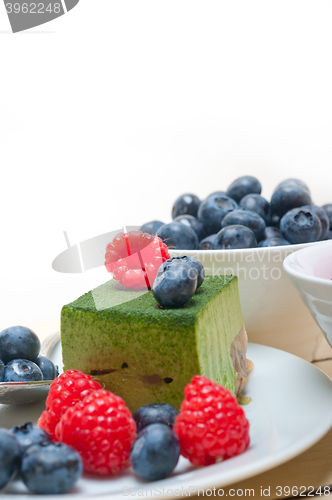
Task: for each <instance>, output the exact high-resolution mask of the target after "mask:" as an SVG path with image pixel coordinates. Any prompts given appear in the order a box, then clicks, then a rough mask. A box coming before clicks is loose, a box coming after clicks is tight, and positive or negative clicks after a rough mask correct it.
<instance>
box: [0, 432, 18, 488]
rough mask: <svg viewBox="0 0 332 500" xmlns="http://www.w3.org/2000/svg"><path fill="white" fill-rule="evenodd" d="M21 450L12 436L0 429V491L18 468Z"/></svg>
mask: <svg viewBox="0 0 332 500" xmlns="http://www.w3.org/2000/svg"><path fill="white" fill-rule="evenodd" d="M21 454H22V450H21V447H20V444H19V442H18V440H17V439H16V437H15V436H14V434H13V433H12V432H10V431H8V430H7V429H0V489H1V488H3V487H4V486H5V485H6V484H7V483H8V482H9V481H10V479H11V477H12V476H13V474H14V472H16V471H17V470H18V468H19V466H20V462H21Z"/></svg>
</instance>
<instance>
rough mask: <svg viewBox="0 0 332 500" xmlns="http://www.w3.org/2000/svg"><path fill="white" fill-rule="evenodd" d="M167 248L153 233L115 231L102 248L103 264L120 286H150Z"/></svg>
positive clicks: (167, 255)
mask: <svg viewBox="0 0 332 500" xmlns="http://www.w3.org/2000/svg"><path fill="white" fill-rule="evenodd" d="M167 259H169V253H168V248H167V245H165V243H163V242H162V240H161V239H160V238H158V237H157V236H153V235H151V234H148V233H143V232H142V231H129V232H128V233H119V234H118V235H116V236H115V238H113V240H112V241H111V242H110V243H109V244H108V245H107V247H106V254H105V267H106V269H107V271H108V272H110V273H112V276H113V278H114V279H115V280H116V281H118V282H119V283H120V285H122V286H124V287H129V288H133V289H136V290H139V289H142V288H148V289H150V288H151V287H152V285H153V282H154V280H155V277H156V275H157V271H158V269H159V267H160V266H161V264H162V263H163V262H165V261H166V260H167Z"/></svg>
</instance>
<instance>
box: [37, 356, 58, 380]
mask: <svg viewBox="0 0 332 500" xmlns="http://www.w3.org/2000/svg"><path fill="white" fill-rule="evenodd" d="M35 363H36V365H37V366H39V368H40V371H41V372H42V374H43V380H54V379H55V378H56V377H58V376H59V370H58V367H57V366H56V365H54V363H53V362H52V361H51V360H50V359H49V358H47V357H46V356H42V355H41V354H39V356H37V359H36V361H35Z"/></svg>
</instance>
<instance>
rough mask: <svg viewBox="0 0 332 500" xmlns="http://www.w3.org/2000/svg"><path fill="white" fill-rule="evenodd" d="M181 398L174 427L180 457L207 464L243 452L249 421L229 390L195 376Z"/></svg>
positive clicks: (246, 442) (199, 463) (248, 440)
mask: <svg viewBox="0 0 332 500" xmlns="http://www.w3.org/2000/svg"><path fill="white" fill-rule="evenodd" d="M184 395H185V399H184V401H183V402H182V404H181V409H180V413H179V415H178V416H177V418H176V421H175V426H174V432H175V433H176V434H177V435H178V438H179V441H180V446H181V454H182V455H183V456H184V457H186V458H188V459H189V460H190V462H192V463H193V464H194V465H210V464H214V463H215V462H219V461H220V460H222V459H223V460H225V459H227V458H230V457H233V456H235V455H239V454H240V453H243V452H244V451H245V450H246V448H247V447H248V446H249V442H250V439H249V422H248V420H247V419H246V416H245V413H244V411H243V409H242V408H241V406H240V405H239V404H238V402H237V400H236V398H235V397H234V396H233V394H232V393H231V391H229V390H228V389H225V388H224V387H222V386H221V385H218V384H216V383H215V382H212V381H211V380H209V379H208V378H207V377H205V376H203V375H196V376H195V377H193V379H192V381H191V382H190V383H189V384H187V386H186V387H185V390H184Z"/></svg>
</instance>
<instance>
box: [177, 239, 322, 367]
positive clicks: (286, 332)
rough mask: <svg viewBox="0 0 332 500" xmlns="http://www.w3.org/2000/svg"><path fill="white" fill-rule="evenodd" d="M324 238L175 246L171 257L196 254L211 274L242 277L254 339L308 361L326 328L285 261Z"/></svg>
mask: <svg viewBox="0 0 332 500" xmlns="http://www.w3.org/2000/svg"><path fill="white" fill-rule="evenodd" d="M318 246H319V247H320V244H319V243H310V244H301V245H287V246H280V247H267V248H253V249H244V250H200V251H198V250H191V251H188V250H186V251H183V250H181V251H180V250H170V255H171V256H176V255H192V256H194V257H196V258H197V259H199V260H200V261H201V262H202V264H203V265H204V267H205V271H206V273H207V274H212V275H216V274H235V275H237V276H238V278H239V290H240V298H241V305H242V311H243V316H244V321H245V325H246V329H247V332H248V337H249V340H250V342H257V343H259V344H264V345H268V346H271V347H276V348H278V349H283V350H285V351H288V352H290V353H292V354H296V355H298V356H300V357H302V358H304V359H306V360H308V361H312V360H313V359H315V351H316V349H317V347H318V346H319V343H320V341H322V342H324V341H323V339H321V333H320V330H319V328H318V327H317V325H316V324H315V322H314V321H313V319H312V317H311V315H310V313H309V311H308V310H307V308H306V307H305V306H304V304H303V303H302V301H301V300H300V298H299V296H298V294H297V293H296V291H295V290H294V288H293V287H292V285H291V284H290V282H289V280H288V279H287V275H286V273H285V271H284V269H283V261H284V259H285V258H286V257H287V255H290V254H293V252H295V251H296V250H299V249H302V248H308V250H309V249H310V248H313V249H314V248H316V247H318Z"/></svg>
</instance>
